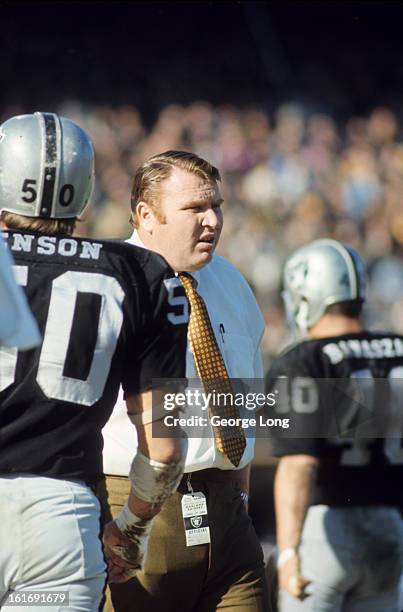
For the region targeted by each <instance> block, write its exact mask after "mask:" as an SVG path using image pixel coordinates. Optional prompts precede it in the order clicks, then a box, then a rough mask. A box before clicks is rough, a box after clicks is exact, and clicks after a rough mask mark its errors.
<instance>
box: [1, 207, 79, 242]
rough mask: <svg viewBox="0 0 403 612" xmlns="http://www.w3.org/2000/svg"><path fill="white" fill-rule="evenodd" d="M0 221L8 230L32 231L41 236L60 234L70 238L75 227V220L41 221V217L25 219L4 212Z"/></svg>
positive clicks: (21, 216)
mask: <svg viewBox="0 0 403 612" xmlns="http://www.w3.org/2000/svg"><path fill="white" fill-rule="evenodd" d="M0 219H1V220H2V221H3V222H4V223H5V224H6V225H7V227H8V228H9V229H16V230H32V231H33V232H41V233H42V234H61V235H63V236H71V235H72V234H73V232H74V229H75V226H76V219H75V218H73V219H42V218H41V217H25V216H23V215H17V214H16V213H13V212H7V211H6V210H4V211H3V212H2V213H1V216H0Z"/></svg>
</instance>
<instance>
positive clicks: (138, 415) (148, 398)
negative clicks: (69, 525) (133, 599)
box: [104, 389, 187, 582]
mask: <svg viewBox="0 0 403 612" xmlns="http://www.w3.org/2000/svg"><path fill="white" fill-rule="evenodd" d="M165 392H166V389H165V391H163V390H158V389H157V390H153V391H152V392H151V391H147V392H145V393H142V394H140V395H138V396H132V397H129V398H127V399H126V403H127V409H128V414H129V417H130V418H131V419H132V421H133V422H134V424H135V426H136V429H137V437H138V450H137V453H136V456H135V458H134V460H133V463H132V467H131V470H130V474H129V478H130V480H131V490H130V494H129V498H128V500H127V503H126V505H125V506H124V508H123V510H122V512H121V514H120V515H119V516H118V517H116V519H115V521H111V522H110V523H108V524H107V525H106V526H105V529H104V545H105V552H106V556H107V558H108V565H109V581H110V582H124V581H126V580H128V579H129V578H130V577H131V576H133V575H134V574H135V573H136V572H137V570H138V569H139V568H140V567H141V566H142V564H143V561H144V558H145V555H146V550H147V542H148V538H149V534H150V531H151V527H152V523H153V518H154V517H155V516H156V515H157V514H158V512H159V511H160V510H161V507H162V505H163V503H164V502H165V501H166V499H168V497H170V495H171V494H172V493H173V492H174V491H175V490H176V488H177V486H178V484H179V481H180V479H181V477H182V474H183V469H184V462H185V454H186V449H187V444H186V438H185V434H184V432H183V431H182V430H181V429H180V428H179V427H176V428H175V427H171V426H170V427H167V426H166V425H165V424H164V421H163V420H162V419H158V416H159V413H158V410H156V409H155V405H157V406H158V405H161V403H162V402H163V395H164V393H165ZM153 402H154V411H155V413H156V414H155V415H154V418H156V419H157V420H153V421H150V419H151V418H153V417H152V412H153V411H152V403H153ZM144 415H149V416H148V417H146V418H145V419H144ZM143 420H145V421H147V422H145V423H144V422H142V421H143Z"/></svg>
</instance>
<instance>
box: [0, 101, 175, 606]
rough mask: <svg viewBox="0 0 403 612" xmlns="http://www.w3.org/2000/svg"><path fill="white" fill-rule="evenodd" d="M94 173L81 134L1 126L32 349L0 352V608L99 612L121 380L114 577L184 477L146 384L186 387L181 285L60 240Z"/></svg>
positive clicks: (4, 183)
mask: <svg viewBox="0 0 403 612" xmlns="http://www.w3.org/2000/svg"><path fill="white" fill-rule="evenodd" d="M93 166H94V153H93V147H92V143H91V141H90V139H89V137H88V135H87V134H86V133H85V132H84V131H83V130H82V129H81V128H80V127H79V126H78V125H76V124H75V123H73V122H72V121H70V120H68V119H65V118H63V117H59V116H58V115H56V114H53V113H34V114H32V115H22V116H18V117H13V118H12V119H9V120H8V121H6V122H5V123H4V124H3V125H2V126H1V131H0V168H1V173H0V207H1V211H2V212H1V227H2V229H3V230H4V233H5V236H6V238H7V242H8V247H9V249H10V252H11V253H12V255H13V256H14V260H15V264H16V265H15V275H16V278H17V280H18V282H19V283H20V284H21V285H23V286H24V287H25V290H26V293H27V296H28V301H29V304H30V306H31V309H32V311H33V313H34V315H35V317H36V319H37V321H38V325H39V329H40V333H41V335H42V342H41V344H40V345H39V347H38V348H35V349H33V350H30V351H26V352H24V353H20V352H18V351H17V349H12V348H11V349H10V348H6V347H2V348H1V349H0V498H1V506H0V542H1V546H0V608H1V607H2V604H4V605H5V606H7V603H6V602H8V603H9V604H10V605H13V609H14V610H20V609H21V610H23V609H25V608H26V606H27V605H28V604H29V603H31V605H33V604H35V605H37V606H39V607H41V609H42V607H43V608H44V607H45V605H46V609H50V610H58V611H59V610H69V611H74V612H78V611H79V610H80V611H81V612H83V611H88V612H90V611H91V612H93V611H94V610H97V609H98V608H99V606H100V602H101V598H102V592H103V588H104V583H105V576H106V572H105V569H106V568H105V562H104V557H103V552H102V545H101V540H100V507H99V502H98V500H97V498H96V497H95V495H94V492H93V488H94V486H95V484H96V483H97V481H98V480H99V479H100V477H101V476H102V460H101V451H102V437H101V429H102V427H103V426H104V424H105V422H106V420H107V419H108V417H109V415H110V413H111V411H112V407H113V405H114V403H115V401H116V397H117V394H118V389H119V384H120V383H121V384H122V385H123V388H124V390H125V396H126V402H127V407H128V413H129V414H130V416H131V419H132V420H133V422H134V423H135V425H136V427H137V434H138V440H139V448H138V451H137V454H136V456H135V458H134V460H133V464H132V467H131V471H130V479H131V482H132V488H131V492H130V497H129V499H128V501H127V503H126V504H125V506H124V507H123V510H122V512H121V514H120V515H119V516H118V517H117V518H116V520H115V521H114V522H112V523H109V524H108V525H107V526H106V528H105V533H104V542H105V545H106V554H107V557H108V559H109V564H110V575H111V579H114V580H125V579H127V578H128V577H129V575H131V573H132V572H134V571H136V569H138V568H139V567H140V566H141V564H142V559H143V557H144V554H145V549H146V545H147V538H148V533H149V531H150V529H151V524H152V521H153V517H154V515H156V514H157V513H158V511H159V509H160V507H161V505H162V503H163V502H164V500H165V499H166V498H167V497H168V496H169V495H170V493H171V492H172V491H173V490H174V489H175V488H176V486H177V483H178V482H179V480H180V478H181V475H182V472H183V455H184V454H185V443H184V442H183V440H184V439H183V437H182V438H181V437H176V438H174V437H172V436H173V435H175V434H178V432H175V431H173V430H172V428H169V431H168V428H165V426H164V424H163V422H162V421H161V420H160V419H161V418H162V410H161V406H159V407H158V398H160V397H161V398H162V397H163V388H164V387H163V386H161V387H160V388H157V389H156V390H155V392H154V395H153V398H152V395H151V386H152V379H158V378H160V379H161V378H164V379H172V378H175V379H176V378H178V377H179V378H181V377H183V376H184V372H185V348H186V332H187V330H186V319H185V318H184V316H183V313H178V312H177V305H176V306H174V307H172V304H171V302H172V299H171V298H170V297H169V296H170V295H171V293H172V292H171V291H170V288H171V287H172V283H176V284H177V285H178V288H177V291H180V290H181V289H180V283H179V281H177V280H176V279H175V277H173V273H172V271H171V269H170V268H169V267H168V265H167V264H166V262H165V260H164V259H163V258H162V257H160V256H158V255H156V254H153V253H150V252H149V251H146V250H144V249H139V248H136V247H134V246H132V245H128V244H122V243H120V242H116V243H115V242H102V241H99V240H87V239H80V238H73V237H72V234H73V231H74V227H75V222H76V219H77V217H79V215H80V214H81V213H82V211H83V209H84V207H85V205H86V203H87V201H88V199H89V196H90V193H91V188H92V183H93ZM183 300H184V293H183ZM183 300H182V303H183ZM179 314H180V315H181V316H178V315H179ZM168 388H170V389H171V390H172V388H171V387H170V386H169V385H168ZM152 399H153V400H156V401H157V407H156V408H155V409H154V410H151V407H152V404H153V405H154V406H155V405H156V404H155V402H152ZM153 421H156V422H154V423H153ZM153 425H154V427H156V428H157V434H158V435H159V437H158V438H157V437H153V436H152V435H151V433H152V432H151V428H152V427H153ZM179 434H180V432H179ZM163 436H165V437H163Z"/></svg>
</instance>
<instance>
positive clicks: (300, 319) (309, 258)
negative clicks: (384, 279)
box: [282, 239, 365, 335]
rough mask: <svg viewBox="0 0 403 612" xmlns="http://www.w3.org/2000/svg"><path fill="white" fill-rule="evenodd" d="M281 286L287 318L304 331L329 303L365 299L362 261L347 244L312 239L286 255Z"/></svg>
mask: <svg viewBox="0 0 403 612" xmlns="http://www.w3.org/2000/svg"><path fill="white" fill-rule="evenodd" d="M283 287H284V291H283V293H282V296H283V300H284V305H285V309H286V315H287V319H288V322H289V324H290V326H292V327H294V328H295V326H296V327H297V329H298V331H299V332H300V333H301V334H302V335H305V334H306V332H307V331H308V329H309V328H310V327H312V325H314V324H315V323H316V322H317V321H318V320H319V319H320V317H321V316H322V315H323V314H324V313H325V310H326V308H327V307H328V306H330V305H332V304H338V303H340V302H351V301H364V299H365V267H364V263H363V261H362V259H361V257H360V256H359V255H358V253H357V252H356V251H355V250H354V249H353V248H352V247H350V246H347V245H343V244H341V243H340V242H337V241H336V240H330V239H323V240H315V241H314V242H311V243H310V244H308V245H306V246H304V247H301V248H300V249H298V250H297V251H295V253H293V254H292V255H291V256H290V257H289V258H288V259H287V261H286V263H285V267H284V275H283Z"/></svg>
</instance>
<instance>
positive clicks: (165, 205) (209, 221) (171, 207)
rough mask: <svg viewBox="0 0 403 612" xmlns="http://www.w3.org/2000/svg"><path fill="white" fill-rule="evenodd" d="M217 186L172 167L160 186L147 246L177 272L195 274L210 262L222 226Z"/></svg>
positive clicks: (220, 199) (220, 201)
mask: <svg viewBox="0 0 403 612" xmlns="http://www.w3.org/2000/svg"><path fill="white" fill-rule="evenodd" d="M222 203H223V199H222V196H221V193H220V189H219V187H218V184H217V183H216V182H215V181H206V180H205V179H203V178H201V177H199V176H197V174H193V173H191V172H187V171H186V170H182V169H181V168H176V167H175V168H173V170H172V172H171V175H170V177H169V178H167V179H166V180H165V181H163V182H162V183H161V185H160V192H159V194H158V197H157V202H156V204H157V208H158V215H156V214H154V213H151V215H152V217H151V219H150V220H149V221H151V223H150V231H149V232H147V233H148V238H149V239H148V240H147V242H148V244H146V246H147V247H148V248H150V249H152V250H154V251H157V252H158V253H160V254H161V255H163V256H164V257H165V259H166V260H167V261H168V263H169V264H170V265H171V267H172V268H173V269H174V270H175V271H176V272H181V271H185V272H194V271H196V270H199V269H200V268H202V267H203V266H205V265H206V264H208V263H209V261H210V260H211V258H212V256H213V253H214V249H215V248H216V246H217V243H218V239H219V237H220V234H221V229H222V225H223V216H222V210H221V204H222Z"/></svg>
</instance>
